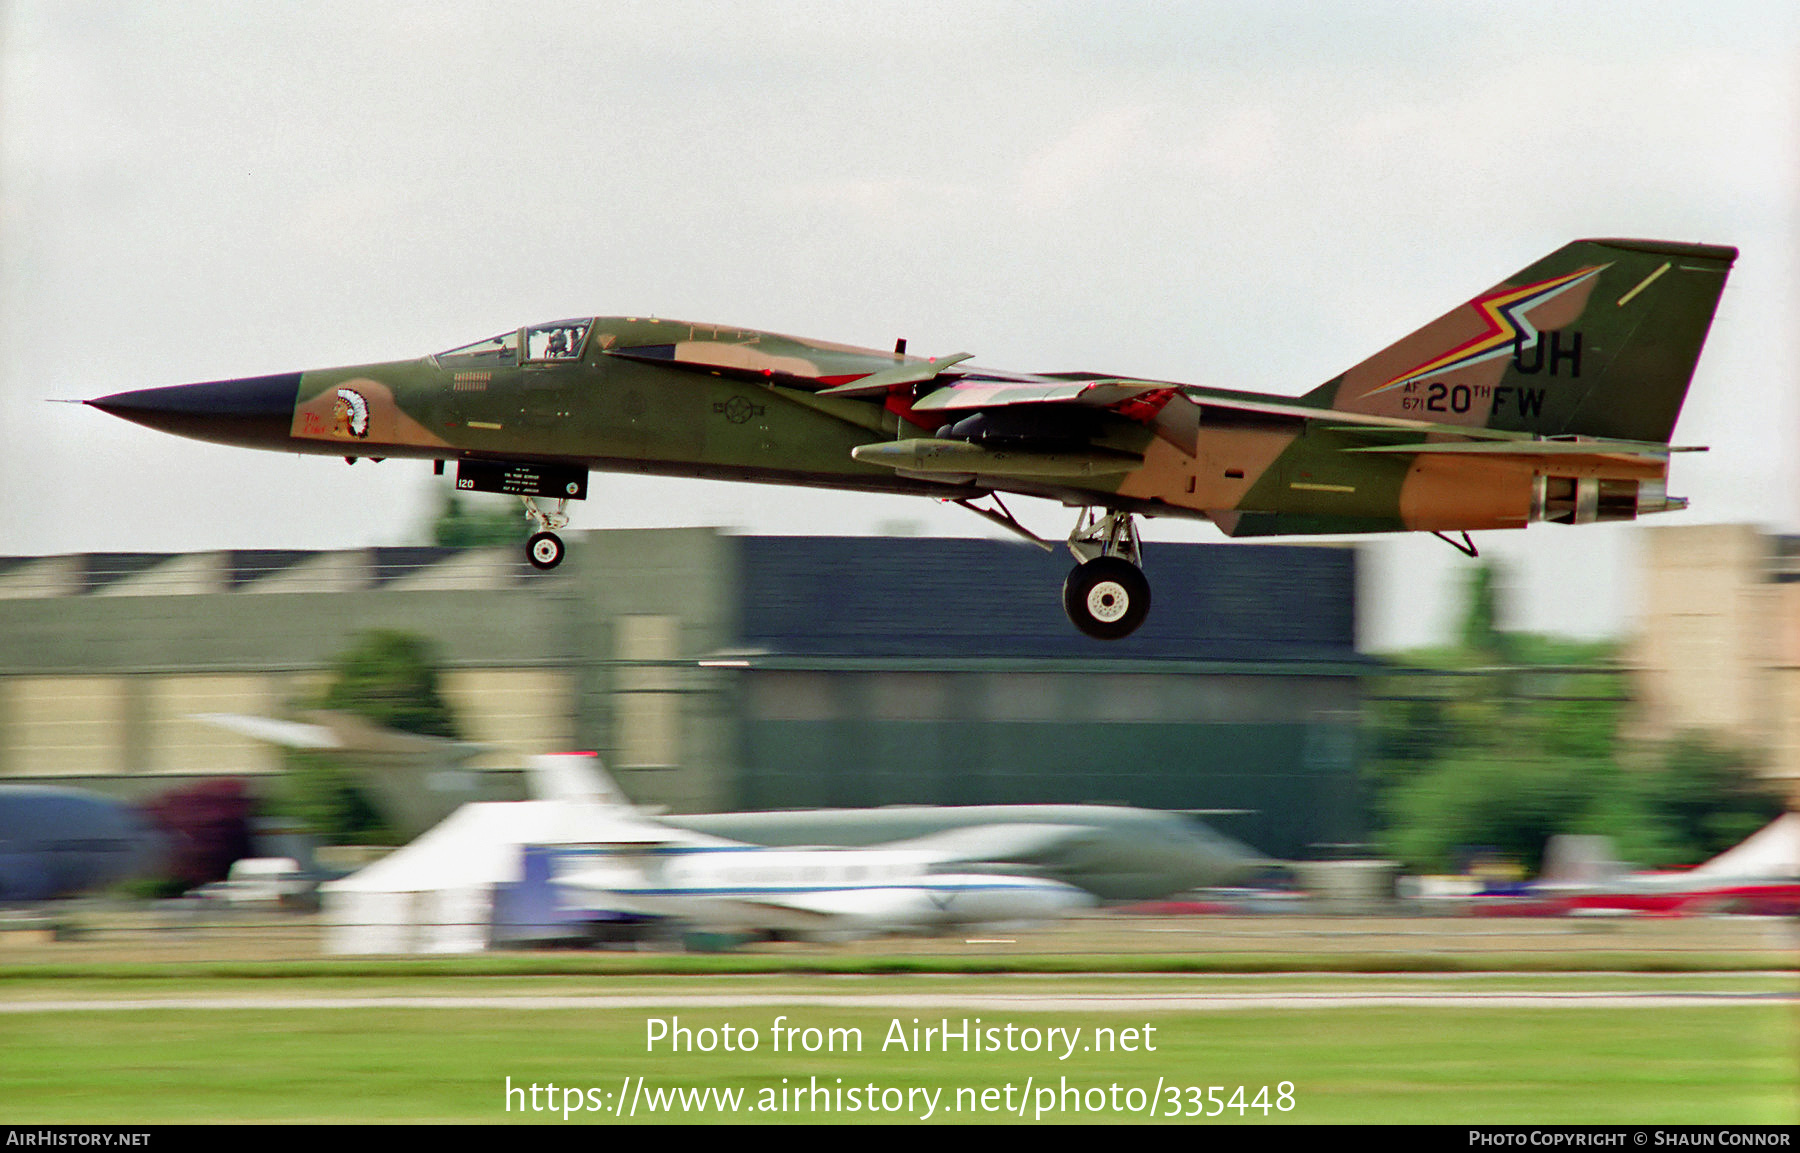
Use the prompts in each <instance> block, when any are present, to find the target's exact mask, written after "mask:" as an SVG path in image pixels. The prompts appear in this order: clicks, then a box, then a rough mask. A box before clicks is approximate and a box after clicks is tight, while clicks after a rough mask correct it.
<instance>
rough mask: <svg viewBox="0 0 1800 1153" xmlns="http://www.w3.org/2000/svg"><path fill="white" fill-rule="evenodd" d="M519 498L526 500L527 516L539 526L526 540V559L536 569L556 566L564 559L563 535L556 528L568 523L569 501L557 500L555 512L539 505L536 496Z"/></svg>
mask: <svg viewBox="0 0 1800 1153" xmlns="http://www.w3.org/2000/svg"><path fill="white" fill-rule="evenodd" d="M519 499H520V500H522V501H524V502H525V516H526V518H527V519H528V520H530V521H531V523H532V524H534V525H536V526H537V532H535V533H533V534H531V539H530V540H528V541H526V542H525V559H527V560H529V561H530V562H531V567H532V568H535V569H553V568H555V567H556V566H557V565H559V564H561V563H562V559H563V542H562V537H559V536H557V535H556V532H555V530H556V529H559V528H563V527H566V526H567V525H568V523H569V512H568V509H569V502H568V501H566V500H559V501H557V502H556V511H555V512H545V511H544V510H543V509H541V508H539V507H538V506H537V498H536V497H530V496H522V497H520V498H519Z"/></svg>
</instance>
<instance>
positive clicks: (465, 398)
mask: <svg viewBox="0 0 1800 1153" xmlns="http://www.w3.org/2000/svg"><path fill="white" fill-rule="evenodd" d="M1736 255H1737V254H1736V250H1734V249H1731V248H1725V247H1716V246H1710V245H1694V244H1671V243H1662V242H1654V241H1636V240H1584V241H1577V242H1575V243H1573V244H1570V245H1567V246H1565V247H1564V248H1562V249H1560V250H1558V251H1557V252H1555V253H1553V254H1552V255H1550V256H1548V257H1545V258H1544V259H1542V260H1540V261H1538V262H1537V263H1535V264H1532V265H1531V266H1529V267H1527V268H1525V269H1524V270H1523V271H1521V272H1519V273H1518V274H1516V275H1514V276H1512V277H1510V278H1508V279H1507V280H1505V281H1503V282H1502V283H1500V284H1499V285H1496V286H1495V287H1494V288H1492V289H1490V290H1488V291H1487V292H1484V293H1481V294H1480V295H1478V296H1476V297H1475V298H1474V299H1472V300H1470V301H1468V302H1467V303H1465V304H1462V305H1460V306H1458V307H1456V308H1454V309H1452V310H1451V311H1449V312H1447V313H1445V314H1444V315H1443V316H1442V317H1439V318H1438V319H1437V320H1435V321H1432V322H1431V323H1430V324H1428V325H1426V326H1425V327H1424V328H1422V329H1420V330H1418V331H1417V332H1415V333H1413V334H1412V335H1410V336H1407V337H1405V338H1404V339H1402V340H1400V341H1398V342H1397V343H1395V344H1393V345H1392V346H1390V347H1388V348H1386V349H1384V350H1382V351H1381V352H1379V353H1377V354H1376V355H1374V356H1372V357H1370V358H1369V359H1367V360H1365V361H1363V362H1362V363H1360V364H1358V365H1356V366H1355V367H1353V368H1351V369H1350V370H1349V371H1347V372H1345V373H1344V374H1343V375H1341V376H1339V377H1337V378H1336V379H1333V380H1331V381H1328V382H1326V383H1325V384H1323V385H1321V386H1319V387H1318V388H1316V389H1314V390H1312V391H1311V392H1309V393H1307V394H1305V395H1304V396H1300V397H1293V398H1289V397H1279V396H1269V395H1260V394H1255V393H1245V392H1233V391H1226V390H1221V389H1211V388H1206V387H1201V386H1194V385H1186V384H1177V383H1173V382H1168V381H1146V380H1136V379H1130V378H1121V377H1114V376H1105V375H1100V374H1093V373H1052V374H1047V375H1031V374H1019V373H1010V372H997V371H989V370H983V369H978V368H974V367H971V366H968V365H966V364H965V363H964V361H966V360H967V359H968V358H967V357H966V356H963V355H959V356H954V357H942V358H938V359H935V360H934V359H928V358H921V357H916V356H907V355H905V354H904V353H903V352H901V351H899V350H898V349H897V350H896V351H895V352H892V353H889V352H884V351H880V350H875V349H866V348H855V347H850V346H845V345H838V344H830V343H825V342H822V341H815V340H805V339H801V338H798V337H792V336H780V335H776V334H774V333H767V332H757V331H752V330H747V329H737V328H729V327H721V326H717V325H707V324H690V323H685V322H677V321H669V320H657V319H648V318H635V317H601V318H593V319H580V320H572V321H560V322H554V323H552V324H548V325H536V326H533V327H531V328H527V329H521V330H518V331H516V332H513V333H505V334H502V335H501V336H498V337H495V338H493V339H491V340H488V341H483V342H479V343H478V344H475V345H469V346H466V347H464V348H462V349H457V350H453V351H451V352H447V353H442V354H439V355H436V356H427V357H422V358H420V359H417V360H405V361H395V362H391V363H385V364H371V365H361V366H356V367H350V368H335V369H327V370H323V371H312V372H304V373H298V374H290V375H285V376H274V377H260V378H253V379H247V380H241V381H218V382H211V383H208V384H201V385H182V386H176V387H174V388H162V389H144V390H139V391H136V392H129V393H121V394H118V395H115V396H111V397H106V398H103V399H100V400H96V401H91V402H89V403H91V404H93V405H95V406H96V407H99V408H101V409H104V410H106V411H110V412H113V413H115V414H117V415H119V416H122V417H125V418H127V419H132V420H136V421H139V422H140V423H144V424H147V425H151V426H152V427H157V428H162V429H165V430H167V431H172V432H179V433H182V434H184V435H189V436H197V437H200V438H202V439H207V440H213V441H220V442H223V443H228V444H238V445H245V446H249V447H255V448H268V449H278V450H280V451H283V452H312V453H321V454H330V455H334V456H345V457H349V458H352V459H354V458H358V457H372V458H384V457H416V458H427V459H436V460H454V461H483V460H486V461H494V462H507V463H528V464H529V463H536V464H552V465H554V464H561V465H567V466H573V467H575V468H580V469H599V470H610V471H636V472H644V473H658V474H666V475H676V476H698V477H708V478H717V479H729V480H748V481H764V482H773V483H783V484H800V485H813V486H826V487H834V488H846V489H857V490H863V491H871V492H891V493H913V494H919V495H925V496H934V497H946V498H952V499H973V498H977V497H980V496H982V495H984V494H987V493H990V492H1007V493H1024V494H1029V495H1033V496H1041V497H1048V498H1051V499H1054V500H1059V501H1062V502H1063V503H1065V504H1068V505H1071V506H1078V507H1097V508H1105V509H1109V510H1115V511H1120V512H1125V513H1137V514H1143V515H1150V516H1180V517H1190V518H1205V519H1208V520H1211V521H1213V522H1214V523H1216V524H1217V525H1218V526H1219V527H1220V528H1221V529H1223V530H1224V531H1225V532H1226V533H1227V534H1229V535H1232V536H1264V535H1272V534H1302V533H1335V532H1358V533H1361V532H1389V531H1401V530H1436V531H1453V530H1476V529H1497V528H1522V527H1524V526H1525V525H1526V524H1527V523H1529V522H1531V521H1533V520H1556V521H1563V522H1567V523H1585V522H1587V521H1593V520H1616V519H1631V518H1632V517H1635V516H1637V515H1639V514H1642V513H1647V512H1655V511H1660V510H1662V509H1666V508H1678V507H1681V506H1682V502H1680V501H1679V500H1671V499H1669V498H1667V497H1666V493H1665V489H1664V481H1665V478H1666V475H1667V468H1668V459H1669V454H1670V452H1671V451H1679V450H1672V449H1671V448H1670V446H1669V443H1668V442H1669V438H1670V435H1671V432H1672V430H1673V428H1674V425H1675V419H1676V417H1677V415H1678V414H1679V412H1680V410H1681V403H1682V399H1683V397H1684V395H1685V393H1686V390H1687V385H1688V381H1689V379H1690V377H1691V376H1692V373H1693V369H1694V365H1695V362H1696V361H1697V359H1698V357H1699V354H1700V349H1701V345H1702V343H1703V341H1704V339H1705V336H1706V332H1707V328H1708V326H1709V325H1710V323H1711V320H1712V316H1713V311H1714V309H1715V307H1716V305H1717V303H1718V299H1719V296H1720V293H1721V291H1722V289H1723V287H1724V283H1725V278H1726V274H1727V273H1728V272H1729V270H1730V267H1731V264H1732V261H1733V260H1734V259H1735V257H1736Z"/></svg>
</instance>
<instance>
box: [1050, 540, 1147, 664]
mask: <svg viewBox="0 0 1800 1153" xmlns="http://www.w3.org/2000/svg"><path fill="white" fill-rule="evenodd" d="M1069 551H1070V552H1071V553H1074V554H1075V559H1076V560H1077V561H1079V562H1080V563H1079V564H1077V565H1076V566H1075V568H1074V569H1073V570H1071V571H1070V573H1069V576H1068V579H1067V580H1065V581H1063V611H1064V612H1065V613H1067V614H1068V616H1069V620H1070V622H1071V623H1072V624H1074V626H1075V627H1076V628H1078V629H1080V630H1081V631H1082V632H1084V633H1086V634H1087V635H1088V636H1090V637H1095V638H1097V639H1099V640H1103V641H1116V640H1118V639H1120V638H1121V637H1127V636H1130V635H1131V634H1132V633H1134V632H1136V631H1137V628H1138V626H1139V625H1141V624H1143V623H1144V618H1145V617H1146V616H1148V615H1149V613H1150V582H1149V580H1147V579H1146V578H1145V576H1144V570H1143V568H1142V563H1143V547H1142V545H1141V544H1140V543H1139V541H1138V533H1137V523H1136V522H1135V521H1134V520H1133V519H1132V515H1131V514H1130V513H1128V512H1119V511H1117V510H1113V511H1109V512H1107V513H1106V514H1105V515H1104V516H1101V515H1100V514H1099V510H1097V509H1092V508H1088V509H1083V510H1082V512H1081V519H1080V520H1079V521H1077V522H1076V525H1075V531H1074V532H1071V533H1070V534H1069Z"/></svg>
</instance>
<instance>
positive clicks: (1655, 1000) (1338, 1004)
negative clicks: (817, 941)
mask: <svg viewBox="0 0 1800 1153" xmlns="http://www.w3.org/2000/svg"><path fill="white" fill-rule="evenodd" d="M1721 1005H1747V1006H1748V1005H1754V1006H1768V1005H1800V990H1796V991H1785V992H1773V991H1717V992H1710V991H1698V992H1692V991H1690V992H1662V993H1655V992H1636V991H1617V992H1607V991H1597V992H1594V991H1590V992H1536V993H1533V992H1518V991H1507V992H1492V993H1480V992H1473V993H1471V992H1425V991H1421V992H1418V993H1406V992H1399V993H1396V992H1391V991H1384V992H1380V993H1306V992H1258V993H1116V994H1108V993H1079V994H1066V993H1041V994H1040V993H991V994H990V993H955V992H943V993H929V992H926V993H890V994H882V993H873V994H864V993H667V994H616V995H609V994H591V995H579V996H528V995H521V996H506V995H496V996H452V997H431V996H393V997H343V996H304V995H301V996H283V997H131V998H101V997H96V998H82V999H68V998H64V999H56V1000H43V1001H21V1002H13V1003H6V1004H0V1014H4V1013H85V1012H132V1011H147V1010H153V1011H171V1010H172V1011H180V1012H192V1011H215V1010H255V1011H280V1010H296V1009H297V1010H319V1009H503V1010H506V1011H508V1012H517V1011H528V1010H553V1011H564V1012H566V1011H569V1010H579V1009H741V1008H749V1007H757V1006H807V1007H816V1008H839V1009H910V1010H917V1009H925V1010H936V1009H947V1010H976V1011H981V1012H989V1013H992V1012H1004V1011H1007V1010H1011V1011H1021V1012H1094V1013H1102V1012H1118V1011H1120V1010H1129V1011H1131V1012H1145V1013H1158V1012H1160V1013H1193V1012H1225V1011H1231V1010H1255V1011H1268V1010H1285V1009H1301V1010H1314V1009H1381V1008H1402V1009H1404V1008H1432V1009H1680V1008H1717V1007H1719V1006H1721Z"/></svg>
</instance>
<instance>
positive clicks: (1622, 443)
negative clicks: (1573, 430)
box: [1344, 440, 1706, 460]
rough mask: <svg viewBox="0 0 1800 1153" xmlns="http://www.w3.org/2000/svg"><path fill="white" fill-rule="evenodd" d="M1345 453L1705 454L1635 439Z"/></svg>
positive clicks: (1455, 444) (1393, 447)
mask: <svg viewBox="0 0 1800 1153" xmlns="http://www.w3.org/2000/svg"><path fill="white" fill-rule="evenodd" d="M1344 451H1345V452H1393V453H1407V454H1416V453H1432V454H1438V453H1450V454H1453V455H1465V454H1469V453H1479V454H1486V455H1497V456H1543V457H1551V456H1555V457H1567V456H1628V457H1650V458H1654V459H1656V460H1664V459H1666V458H1667V457H1668V455H1669V454H1670V453H1671V452H1705V451H1706V449H1705V448H1702V447H1699V446H1682V447H1672V446H1670V445H1666V444H1646V443H1644V442H1643V441H1633V440H1459V441H1439V442H1433V443H1417V442H1414V443H1409V444H1373V445H1364V446H1363V447H1361V448H1347V449H1344Z"/></svg>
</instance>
